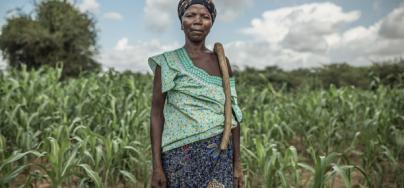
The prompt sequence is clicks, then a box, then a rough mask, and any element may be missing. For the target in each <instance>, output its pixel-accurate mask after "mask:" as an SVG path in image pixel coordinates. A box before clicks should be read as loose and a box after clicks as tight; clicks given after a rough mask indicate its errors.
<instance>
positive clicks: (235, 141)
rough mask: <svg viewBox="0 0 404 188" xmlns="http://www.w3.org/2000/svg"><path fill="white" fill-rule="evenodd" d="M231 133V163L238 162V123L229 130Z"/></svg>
mask: <svg viewBox="0 0 404 188" xmlns="http://www.w3.org/2000/svg"><path fill="white" fill-rule="evenodd" d="M231 134H232V135H233V163H240V161H241V160H240V123H237V127H235V128H233V129H232V130H231Z"/></svg>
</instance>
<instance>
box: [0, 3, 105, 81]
mask: <svg viewBox="0 0 404 188" xmlns="http://www.w3.org/2000/svg"><path fill="white" fill-rule="evenodd" d="M35 13H36V15H35V16H30V15H27V14H24V13H22V12H19V14H18V16H14V17H11V18H8V19H7V22H6V24H5V25H4V26H3V27H2V32H1V35H0V49H1V50H2V52H3V56H4V58H5V59H6V60H7V61H8V63H9V65H10V66H11V67H15V68H21V65H22V64H26V65H27V68H29V69H36V68H39V67H40V66H42V65H49V66H53V67H54V66H56V64H57V63H62V64H63V75H64V76H77V75H79V74H80V73H81V72H85V71H90V70H95V71H99V70H101V66H100V64H99V63H97V62H96V60H95V59H94V58H93V56H94V55H95V54H96V53H98V47H97V41H96V38H97V31H96V28H95V21H94V20H93V19H92V18H91V17H90V16H89V15H88V14H87V13H82V12H80V11H79V10H78V9H77V8H76V7H74V6H73V5H72V4H71V3H70V2H69V1H67V0H44V1H41V2H40V3H38V4H36V5H35Z"/></svg>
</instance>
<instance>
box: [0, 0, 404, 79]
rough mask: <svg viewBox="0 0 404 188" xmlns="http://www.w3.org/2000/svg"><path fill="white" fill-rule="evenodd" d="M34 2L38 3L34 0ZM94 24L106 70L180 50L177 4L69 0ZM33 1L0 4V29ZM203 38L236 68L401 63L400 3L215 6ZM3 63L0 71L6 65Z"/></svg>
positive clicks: (347, 0) (293, 1)
mask: <svg viewBox="0 0 404 188" xmlns="http://www.w3.org/2000/svg"><path fill="white" fill-rule="evenodd" d="M36 1H37V2H38V1H40V0H36ZM70 1H71V2H72V3H74V5H75V6H76V7H77V8H78V9H80V10H81V11H82V12H87V13H89V14H91V15H92V16H93V17H94V18H95V19H96V20H97V24H96V27H97V29H98V42H99V43H98V44H99V46H100V52H99V54H97V56H96V59H97V60H98V61H99V62H100V63H101V64H102V65H103V67H104V69H108V68H114V69H116V70H119V71H124V70H131V71H134V72H143V73H145V72H149V73H150V72H151V70H150V68H149V67H148V64H147V59H148V57H150V56H152V55H156V54H159V53H162V52H164V51H168V50H174V49H176V48H179V47H182V46H183V45H184V41H185V40H184V33H183V32H182V30H181V29H180V22H179V19H178V17H177V10H176V8H177V3H178V1H177V0H119V1H112V0H70ZM33 2H35V0H0V26H2V25H4V24H5V22H6V18H7V17H10V16H12V15H13V14H14V13H13V11H12V10H13V9H15V8H17V7H18V8H20V9H22V10H24V11H25V12H31V13H32V12H33ZM214 2H215V4H216V9H217V11H218V16H217V20H216V21H215V23H214V25H213V28H212V30H211V32H210V34H209V36H208V38H207V41H206V43H207V46H208V47H210V48H211V47H212V46H213V44H214V43H215V42H221V43H223V44H224V46H225V53H226V55H227V56H228V57H229V59H230V63H231V64H232V66H233V67H235V69H239V70H242V69H244V68H246V67H254V68H257V69H263V68H265V67H267V66H275V65H276V66H278V67H280V68H282V69H285V70H292V69H296V68H309V67H318V66H322V65H327V64H331V63H342V62H346V63H349V64H351V65H353V66H366V65H370V64H372V62H378V61H385V60H392V59H397V58H403V57H404V0H329V1H318V0H317V1H314V0H299V1H298V0H215V1H214ZM5 64H6V63H5V60H1V58H0V68H1V67H4V66H5Z"/></svg>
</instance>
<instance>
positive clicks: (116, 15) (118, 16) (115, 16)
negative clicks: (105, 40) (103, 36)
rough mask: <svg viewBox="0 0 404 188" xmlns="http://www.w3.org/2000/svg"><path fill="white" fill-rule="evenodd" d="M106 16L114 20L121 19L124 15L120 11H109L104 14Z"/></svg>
mask: <svg viewBox="0 0 404 188" xmlns="http://www.w3.org/2000/svg"><path fill="white" fill-rule="evenodd" d="M104 18H106V19H108V20H113V21H120V20H122V19H123V16H122V15H121V14H119V13H118V12H107V13H105V14H104Z"/></svg>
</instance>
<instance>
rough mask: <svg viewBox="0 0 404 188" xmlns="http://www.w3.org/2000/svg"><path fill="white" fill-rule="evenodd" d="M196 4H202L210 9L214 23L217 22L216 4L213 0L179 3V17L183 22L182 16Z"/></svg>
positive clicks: (181, 0) (182, 0)
mask: <svg viewBox="0 0 404 188" xmlns="http://www.w3.org/2000/svg"><path fill="white" fill-rule="evenodd" d="M194 4H201V5H203V6H205V7H206V9H208V11H209V13H210V16H211V17H212V23H213V22H215V18H216V8H215V4H213V0H180V2H179V3H178V17H179V18H180V20H181V21H182V16H183V15H184V13H185V11H186V10H187V9H188V8H189V7H190V6H191V5H194Z"/></svg>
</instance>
